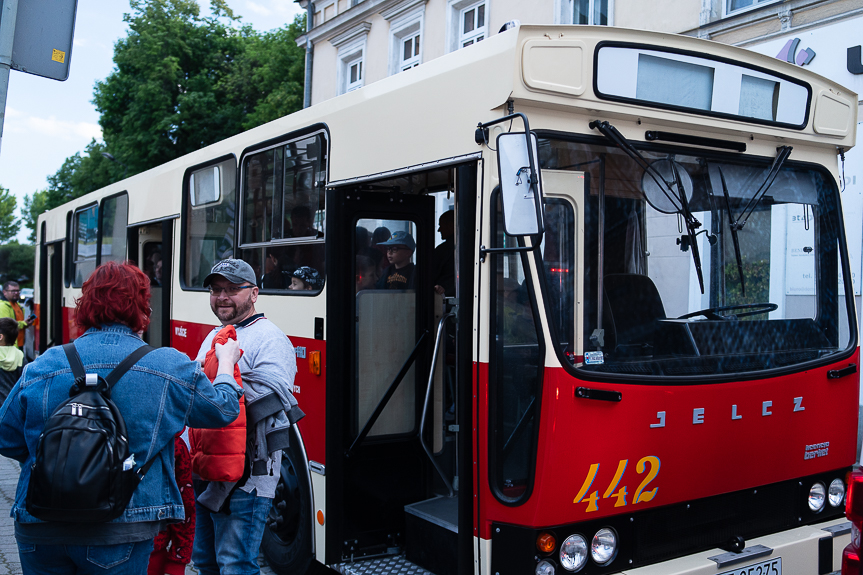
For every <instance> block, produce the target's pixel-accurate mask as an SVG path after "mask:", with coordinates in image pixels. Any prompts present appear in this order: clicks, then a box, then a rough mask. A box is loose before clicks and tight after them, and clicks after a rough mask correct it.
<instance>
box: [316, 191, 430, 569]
mask: <svg viewBox="0 0 863 575" xmlns="http://www.w3.org/2000/svg"><path fill="white" fill-rule="evenodd" d="M333 196H335V197H333V200H332V201H328V202H327V205H328V207H334V208H335V209H334V210H333V211H334V212H336V213H335V214H333V215H334V216H335V218H334V220H335V226H334V227H336V228H338V229H339V230H346V231H347V233H348V234H349V237H346V238H344V240H345V241H344V242H339V241H336V242H335V244H336V245H342V246H344V248H345V249H340V250H329V251H328V257H330V258H331V259H330V262H328V264H327V269H328V270H332V271H331V273H330V275H329V278H328V284H329V290H330V291H329V296H330V300H329V301H328V313H327V315H328V317H329V318H330V320H329V326H328V330H327V332H328V334H329V339H328V356H329V357H330V358H335V357H340V358H343V359H344V361H343V362H339V363H340V369H338V373H337V374H335V375H336V376H335V377H332V375H334V374H333V370H332V367H330V366H328V367H329V369H330V371H329V373H330V376H331V377H330V378H328V379H329V380H330V381H329V382H328V385H327V422H328V430H327V434H328V437H329V439H328V441H327V444H328V451H327V467H328V470H327V507H328V508H329V509H330V513H331V515H330V518H329V522H330V523H329V529H328V531H327V546H326V548H327V563H328V564H334V563H340V562H342V561H345V560H347V561H350V560H351V559H359V558H361V557H365V556H372V555H383V554H387V553H388V552H389V553H392V550H394V549H396V548H399V547H402V546H403V544H404V541H403V534H404V522H405V519H404V513H405V512H404V506H405V505H407V504H410V503H414V502H417V501H421V500H423V499H426V498H427V496H428V494H429V479H430V475H429V473H428V468H429V461H428V459H427V457H426V455H425V454H424V453H423V449H422V446H421V444H420V441H419V433H418V432H419V426H420V422H421V417H422V414H421V410H422V407H423V400H424V388H425V382H426V378H427V377H428V373H429V358H430V351H431V347H432V341H431V340H432V339H433V333H432V331H433V329H434V328H433V326H432V322H433V295H434V291H433V289H432V286H430V285H428V284H429V281H430V278H429V275H430V273H429V264H430V261H431V254H432V249H433V247H434V241H433V232H434V229H435V228H434V219H433V218H434V202H433V200H432V198H430V197H427V196H418V195H408V194H402V193H397V192H393V193H377V192H369V193H363V192H358V191H348V192H346V191H341V190H340V191H339V192H338V193H333ZM331 221H332V220H331ZM357 227H365V228H366V229H367V230H368V231H369V232H371V233H374V231H375V230H377V229H379V228H387V230H388V232H389V235H393V234H395V233H396V232H407V233H409V234H410V235H411V237H412V238H413V239H414V241H415V243H416V250H415V251H414V252H413V255H412V257H411V258H410V259H411V261H410V263H409V264H407V266H405V267H403V268H402V269H401V270H398V273H400V274H402V275H404V276H405V277H406V279H407V286H408V287H407V289H377V287H376V286H374V285H372V286H369V287H365V286H362V285H360V284H361V281H362V280H359V279H358V276H361V275H362V274H363V272H362V270H361V269H360V270H358V269H357V247H356V246H355V245H354V244H356V237H355V230H356V228H357ZM381 232H382V231H379V233H381ZM350 236H354V237H350ZM388 239H389V238H387V240H388ZM378 241H386V240H378ZM406 241H409V240H406ZM348 246H352V249H347V248H348ZM388 247H390V248H391V249H397V248H398V247H397V246H388ZM363 250H366V248H365V247H364V246H363V247H361V248H360V252H362V251H363ZM401 251H402V254H401V255H402V256H406V254H407V252H406V251H405V250H404V249H402V250H401ZM375 252H377V253H379V254H381V255H380V259H384V258H386V257H387V255H386V253H385V252H383V253H382V252H380V251H378V250H376V248H375V247H374V246H371V247H369V248H367V252H366V253H364V254H363V253H361V254H360V256H361V257H367V258H370V259H374V260H377V258H375ZM333 260H338V261H333ZM360 261H361V262H362V260H360ZM384 263H385V262H384ZM381 265H383V263H382V264H381ZM358 288H360V289H359V291H357V290H358ZM426 288H427V289H426ZM334 438H335V440H334Z"/></svg>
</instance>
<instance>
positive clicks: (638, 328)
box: [603, 274, 667, 357]
mask: <svg viewBox="0 0 863 575" xmlns="http://www.w3.org/2000/svg"><path fill="white" fill-rule="evenodd" d="M603 291H604V292H605V303H606V307H607V308H608V309H607V310H606V312H605V313H606V314H607V319H606V320H605V321H610V324H611V328H612V329H613V331H614V336H615V337H614V340H613V341H614V342H615V344H614V355H615V356H617V357H638V356H645V355H653V340H654V335H655V334H656V327H657V325H656V322H657V321H658V320H662V319H666V317H667V316H666V315H665V307H664V306H663V305H662V298H661V297H660V296H659V290H657V289H656V284H654V283H653V280H652V279H650V278H649V277H648V276H646V275H641V274H608V275H607V276H605V277H604V278H603ZM605 321H604V322H603V323H605Z"/></svg>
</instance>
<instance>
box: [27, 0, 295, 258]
mask: <svg viewBox="0 0 863 575" xmlns="http://www.w3.org/2000/svg"><path fill="white" fill-rule="evenodd" d="M130 4H131V12H130V13H129V14H126V15H125V17H124V19H125V21H126V22H127V23H128V24H129V31H128V34H127V36H126V37H125V38H122V39H120V40H119V41H118V42H117V43H116V44H115V46H114V63H115V65H116V67H115V69H114V70H113V71H112V72H111V74H110V75H109V76H108V77H107V78H105V79H104V80H102V81H99V82H97V83H96V86H95V88H94V91H93V103H94V105H95V106H96V109H97V110H98V111H99V114H100V117H99V124H100V125H101V127H102V139H103V142H97V141H96V140H93V141H91V142H90V144H89V145H88V146H87V147H86V148H85V149H84V151H83V152H78V153H76V154H75V155H73V156H70V157H69V158H66V160H65V161H64V162H63V165H62V166H60V169H59V170H57V172H56V173H55V174H54V175H52V176H49V177H48V188H47V189H45V190H42V191H39V192H34V194H33V195H32V196H28V197H27V198H25V202H24V208H25V218H26V220H27V221H26V222H25V225H26V226H27V227H28V228H29V229H30V230H31V236H30V237H31V240H33V241H34V240H35V237H36V235H35V229H36V218H37V217H38V215H39V214H40V213H42V212H43V211H45V210H47V209H51V208H54V207H56V206H59V205H61V204H63V203H65V202H67V201H69V200H70V199H73V198H77V197H79V196H82V195H84V194H86V193H89V192H91V191H93V190H97V189H99V188H102V187H104V186H106V185H108V184H109V183H111V182H114V181H117V180H120V179H122V178H123V177H124V174H125V173H126V169H125V168H124V167H123V165H121V164H124V165H125V166H127V167H128V174H127V175H129V176H131V175H134V174H136V173H139V172H142V171H145V170H148V169H150V168H153V167H155V166H158V165H160V164H163V163H165V162H168V161H170V160H173V159H175V158H178V157H180V156H183V155H185V154H188V153H190V152H193V151H195V150H198V149H200V148H202V147H204V146H207V145H209V144H212V143H214V142H218V141H220V140H223V139H225V138H228V137H230V136H233V135H235V134H238V133H240V132H242V131H243V130H247V129H250V128H253V127H255V126H258V125H260V124H263V123H265V122H269V121H271V120H274V119H276V118H279V117H281V116H284V115H286V114H290V113H292V112H295V111H296V110H298V109H300V108H302V102H303V97H302V96H303V76H304V71H303V70H304V52H303V49H302V48H300V47H298V46H297V44H296V41H295V39H296V38H297V37H298V36H299V35H301V34H302V33H303V31H304V30H305V18H304V17H297V18H296V19H295V20H294V22H293V23H291V24H289V25H286V26H284V27H283V28H279V29H276V30H272V31H269V32H259V31H256V30H254V29H252V28H251V26H244V25H242V21H241V19H240V18H239V17H238V16H236V15H235V14H234V13H233V12H232V11H231V9H230V8H229V7H228V6H227V4H226V1H225V0H211V1H210V14H209V15H207V16H202V15H201V13H200V12H201V10H200V7H199V5H198V3H197V2H196V0H131V2H130ZM103 152H108V153H110V154H111V155H113V156H114V158H116V160H117V161H111V160H109V159H107V158H105V157H104V156H103V155H102V154H103Z"/></svg>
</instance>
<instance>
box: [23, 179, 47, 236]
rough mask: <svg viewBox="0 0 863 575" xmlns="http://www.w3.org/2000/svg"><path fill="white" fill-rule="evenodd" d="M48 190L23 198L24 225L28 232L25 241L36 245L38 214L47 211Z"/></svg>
mask: <svg viewBox="0 0 863 575" xmlns="http://www.w3.org/2000/svg"><path fill="white" fill-rule="evenodd" d="M47 202H48V190H40V191H37V192H33V194H32V195H29V196H24V210H23V212H24V219H23V221H24V225H25V226H26V227H27V229H29V230H30V235H28V236H27V241H29V242H30V243H31V244H35V243H36V226H37V223H38V220H39V214H41V213H42V212H46V211H48V210H49V209H50V208H49V207H48V203H47Z"/></svg>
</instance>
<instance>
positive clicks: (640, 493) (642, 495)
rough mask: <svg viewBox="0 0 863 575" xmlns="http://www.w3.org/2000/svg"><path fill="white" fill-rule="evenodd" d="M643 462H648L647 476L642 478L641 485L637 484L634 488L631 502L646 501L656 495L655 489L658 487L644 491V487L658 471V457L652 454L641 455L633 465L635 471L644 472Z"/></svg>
mask: <svg viewBox="0 0 863 575" xmlns="http://www.w3.org/2000/svg"><path fill="white" fill-rule="evenodd" d="M645 464H650V471H648V472H647V477H645V478H644V481H642V482H641V485H639V486H638V489H636V490H635V496H634V497H633V498H632V502H633V503H647V502H648V501H650V500H651V499H653V498H654V497H656V491H657V489H659V488H658V487H654V488H653V489H651V490H650V491H644V488H645V487H647V486H648V485H649V484H650V482H651V481H653V479H654V478H655V477H656V475H657V474H658V473H659V458H658V457H655V456H653V455H648V456H647V457H642V458H641V459H640V460H639V461H638V464H637V465H636V466H635V471H637V472H638V473H639V475H640V474H642V473H644V467H645Z"/></svg>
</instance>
